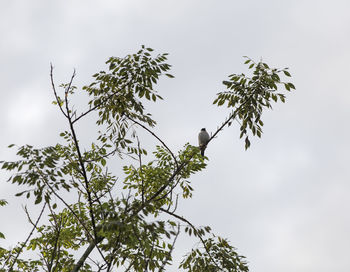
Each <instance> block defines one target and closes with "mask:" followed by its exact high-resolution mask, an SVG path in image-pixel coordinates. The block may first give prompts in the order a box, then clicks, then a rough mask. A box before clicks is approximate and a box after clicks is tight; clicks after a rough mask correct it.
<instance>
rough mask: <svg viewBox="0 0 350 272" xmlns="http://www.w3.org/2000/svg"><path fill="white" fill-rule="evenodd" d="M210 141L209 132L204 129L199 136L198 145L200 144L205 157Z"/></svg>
mask: <svg viewBox="0 0 350 272" xmlns="http://www.w3.org/2000/svg"><path fill="white" fill-rule="evenodd" d="M209 139H210V136H209V134H208V132H207V131H206V130H205V128H202V129H201V131H200V132H199V134H198V144H199V148H200V150H201V155H202V156H204V150H205V149H206V148H207V143H208V141H209Z"/></svg>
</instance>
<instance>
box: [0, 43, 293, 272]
mask: <svg viewBox="0 0 350 272" xmlns="http://www.w3.org/2000/svg"><path fill="white" fill-rule="evenodd" d="M152 51H153V49H151V48H145V47H144V46H143V47H142V48H141V50H139V51H138V52H137V53H135V54H131V55H128V56H126V57H124V58H118V57H111V58H109V59H108V61H107V62H106V64H107V66H108V67H107V68H108V70H107V71H101V72H99V73H96V74H95V75H93V78H94V81H93V82H92V83H91V84H90V85H88V86H85V87H83V88H82V90H83V91H85V92H86V93H87V95H88V96H89V97H90V101H89V102H88V109H87V110H86V111H84V112H82V113H77V111H76V110H73V109H74V107H73V106H71V105H70V101H71V100H70V97H71V96H72V95H74V93H75V92H76V90H77V88H76V87H75V86H73V84H72V83H73V79H74V76H75V73H74V74H73V76H72V78H71V80H70V81H69V82H68V83H66V84H62V85H61V88H62V90H61V91H60V93H59V92H58V91H57V90H56V87H55V84H54V79H53V73H52V70H53V68H52V67H51V82H52V89H53V93H54V96H55V101H54V102H53V103H54V104H55V105H57V106H58V108H59V110H60V111H61V113H62V114H63V115H64V116H65V118H66V120H67V127H68V129H67V130H66V131H63V132H62V133H61V134H60V136H61V137H62V140H63V141H64V143H63V144H56V145H53V146H49V147H44V148H34V147H33V146H31V145H24V146H20V147H18V148H17V155H18V156H19V157H20V158H21V159H20V160H17V161H12V162H1V163H2V169H5V170H8V171H12V172H13V175H12V176H11V177H10V178H9V180H8V181H9V182H12V183H14V184H17V185H19V186H21V187H23V189H22V190H21V191H20V192H19V193H17V194H16V195H17V196H19V197H20V196H25V197H26V198H28V199H32V200H33V202H34V204H36V205H42V211H41V213H40V215H39V216H38V217H37V219H36V220H35V221H33V220H32V219H31V216H30V214H29V212H28V211H27V209H26V214H27V217H28V219H29V222H30V223H31V224H32V227H33V229H32V232H31V233H30V234H29V235H28V238H27V240H26V241H25V242H22V243H19V244H18V245H17V246H16V247H15V248H13V249H4V248H0V264H1V268H0V271H119V270H121V271H124V270H125V271H163V270H165V269H166V266H167V265H170V264H172V253H173V249H174V247H175V242H176V240H177V237H178V235H180V232H181V230H185V233H186V234H187V235H189V236H191V235H193V236H194V237H196V238H197V239H198V240H199V246H198V247H197V248H194V249H192V250H191V251H190V252H189V253H188V254H187V255H186V256H185V258H184V260H183V261H182V262H181V264H180V269H183V270H185V271H242V272H245V271H248V266H247V262H246V261H245V258H244V257H243V256H240V255H239V254H238V253H237V252H236V249H235V248H234V247H232V246H231V245H229V242H228V241H227V240H226V239H223V238H220V237H218V236H215V235H214V234H213V233H212V232H211V229H210V227H208V226H207V227H196V226H194V225H193V224H192V223H191V222H190V221H189V220H188V219H186V218H184V217H182V216H181V215H178V214H177V213H176V209H177V204H178V201H180V199H181V198H184V199H185V198H190V197H191V196H192V193H193V187H192V185H191V181H190V178H191V176H192V175H194V174H195V173H197V172H199V171H202V170H203V169H204V168H205V167H206V164H207V158H206V157H202V156H201V155H200V152H199V148H198V147H196V146H192V145H190V144H188V143H187V144H185V145H184V148H183V149H182V150H179V151H177V152H174V151H172V150H170V149H169V147H168V146H167V145H166V143H165V142H164V140H163V139H161V138H160V137H159V136H158V135H156V134H155V133H154V132H153V131H152V128H153V127H154V126H155V124H156V122H155V121H154V120H153V119H152V116H151V114H150V113H148V112H146V110H145V108H144V101H147V100H148V101H153V102H157V101H158V99H162V98H161V96H160V95H159V94H158V92H157V91H156V90H155V89H154V86H155V85H156V83H157V81H158V79H159V78H160V76H162V75H165V76H168V77H170V78H172V77H173V76H172V75H171V74H168V71H169V69H170V65H169V64H167V63H166V62H165V61H166V55H167V54H161V55H156V56H155V57H153V55H152V54H153V52H152ZM246 64H250V66H249V68H250V69H253V68H254V69H253V75H252V77H251V78H249V77H247V76H245V75H244V74H242V75H235V74H234V75H230V76H229V80H228V81H224V82H223V83H224V86H225V87H226V88H227V89H228V90H227V91H224V92H220V93H218V95H217V98H216V99H215V100H214V104H217V105H218V106H222V105H227V107H228V108H230V109H231V110H232V111H231V113H230V114H229V115H228V117H227V119H226V120H225V121H224V122H223V123H222V124H221V126H220V127H219V128H218V129H217V130H216V131H215V133H214V134H213V135H212V137H211V138H210V140H209V141H208V143H207V144H209V142H210V141H211V140H212V139H213V138H214V137H216V135H217V134H218V133H219V132H220V131H221V130H222V129H223V128H224V127H225V126H229V125H231V123H232V121H233V120H234V119H236V120H238V121H240V124H241V128H240V130H241V137H243V136H244V135H245V136H246V148H248V147H249V145H250V142H249V139H248V133H249V132H250V133H251V134H252V135H257V136H258V137H261V133H262V126H263V122H262V112H263V109H264V108H270V107H271V102H272V101H275V102H277V100H278V99H279V100H281V101H282V102H284V101H285V95H284V94H283V93H281V92H279V91H278V85H279V84H282V85H283V86H284V88H285V89H286V90H287V91H290V90H291V89H294V85H293V84H291V83H284V82H282V81H281V80H280V77H279V75H278V74H279V73H280V72H283V73H284V74H285V75H286V76H290V74H289V73H288V71H287V70H286V69H283V70H278V69H271V68H269V66H268V65H267V64H265V63H262V62H258V63H255V62H253V61H252V60H250V59H248V60H247V61H246ZM61 93H62V94H61ZM93 113H96V115H93V116H97V118H96V126H97V127H99V128H100V130H98V136H97V138H96V139H95V140H94V141H93V142H92V143H91V145H90V147H87V146H84V147H82V146H80V142H79V138H78V136H77V134H78V133H77V132H78V131H77V127H76V123H77V122H78V121H79V120H81V119H83V118H84V117H85V116H87V115H90V114H93ZM140 130H145V131H147V132H148V133H150V134H151V135H152V136H153V137H154V139H155V140H156V141H157V142H158V144H157V145H155V148H154V149H153V150H151V149H150V148H148V149H147V150H146V149H145V148H144V147H142V145H141V144H142V142H141V141H140V139H139V136H138V135H139V134H138V132H139V131H140ZM10 147H14V145H11V146H10ZM83 150H84V151H83ZM115 155H117V156H115ZM115 157H117V158H119V159H120V160H121V161H123V160H125V159H127V160H125V162H127V161H131V163H129V164H126V165H124V166H123V168H122V171H123V174H122V175H121V177H122V178H121V179H119V178H120V177H117V176H115V175H114V174H113V172H115V170H116V169H115V168H113V167H112V166H111V165H110V163H109V162H110V160H111V159H112V158H115ZM111 169H112V171H111ZM65 192H69V196H70V197H67V194H65ZM73 197H74V198H75V199H74V200H73ZM4 204H6V202H5V201H0V205H4ZM43 214H44V215H45V218H46V219H45V220H43V219H42V215H43ZM40 221H45V222H43V223H40ZM0 238H4V235H3V234H2V233H0ZM23 251H32V252H34V253H36V254H37V255H36V256H39V257H38V258H37V259H35V260H33V259H26V260H25V259H21V258H20V254H21V253H22V252H23Z"/></svg>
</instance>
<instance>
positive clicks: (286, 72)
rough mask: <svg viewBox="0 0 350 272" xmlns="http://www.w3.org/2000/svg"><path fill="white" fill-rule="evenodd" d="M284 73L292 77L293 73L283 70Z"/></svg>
mask: <svg viewBox="0 0 350 272" xmlns="http://www.w3.org/2000/svg"><path fill="white" fill-rule="evenodd" d="M283 73H284V74H285V75H286V76H288V77H291V75H290V73H289V72H288V71H286V70H283Z"/></svg>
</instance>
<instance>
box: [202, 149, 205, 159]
mask: <svg viewBox="0 0 350 272" xmlns="http://www.w3.org/2000/svg"><path fill="white" fill-rule="evenodd" d="M204 150H205V148H202V149H201V155H202V156H203V157H204Z"/></svg>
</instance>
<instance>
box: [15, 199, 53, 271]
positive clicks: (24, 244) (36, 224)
mask: <svg viewBox="0 0 350 272" xmlns="http://www.w3.org/2000/svg"><path fill="white" fill-rule="evenodd" d="M45 207H46V202H45V203H44V205H43V207H42V209H41V212H40V214H39V216H38V218H37V219H36V221H35V223H34V225H33V228H32V230H31V232H30V233H29V235H28V237H27V239H26V240H25V242H24V243H23V244H22V246H21V248H20V249H19V250H18V252H17V255H16V257H15V258H14V260H13V262H12V264H11V266H10V268H9V272H12V271H13V270H12V269H13V266H14V265H15V263H16V261H17V259H18V257H19V255H20V254H21V253H22V250H23V248H24V247H25V246H26V244H27V243H28V241H29V239H30V237H31V236H32V235H33V233H34V230H35V229H36V228H37V226H38V224H39V221H40V218H41V216H42V215H43V212H44V210H45Z"/></svg>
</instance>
